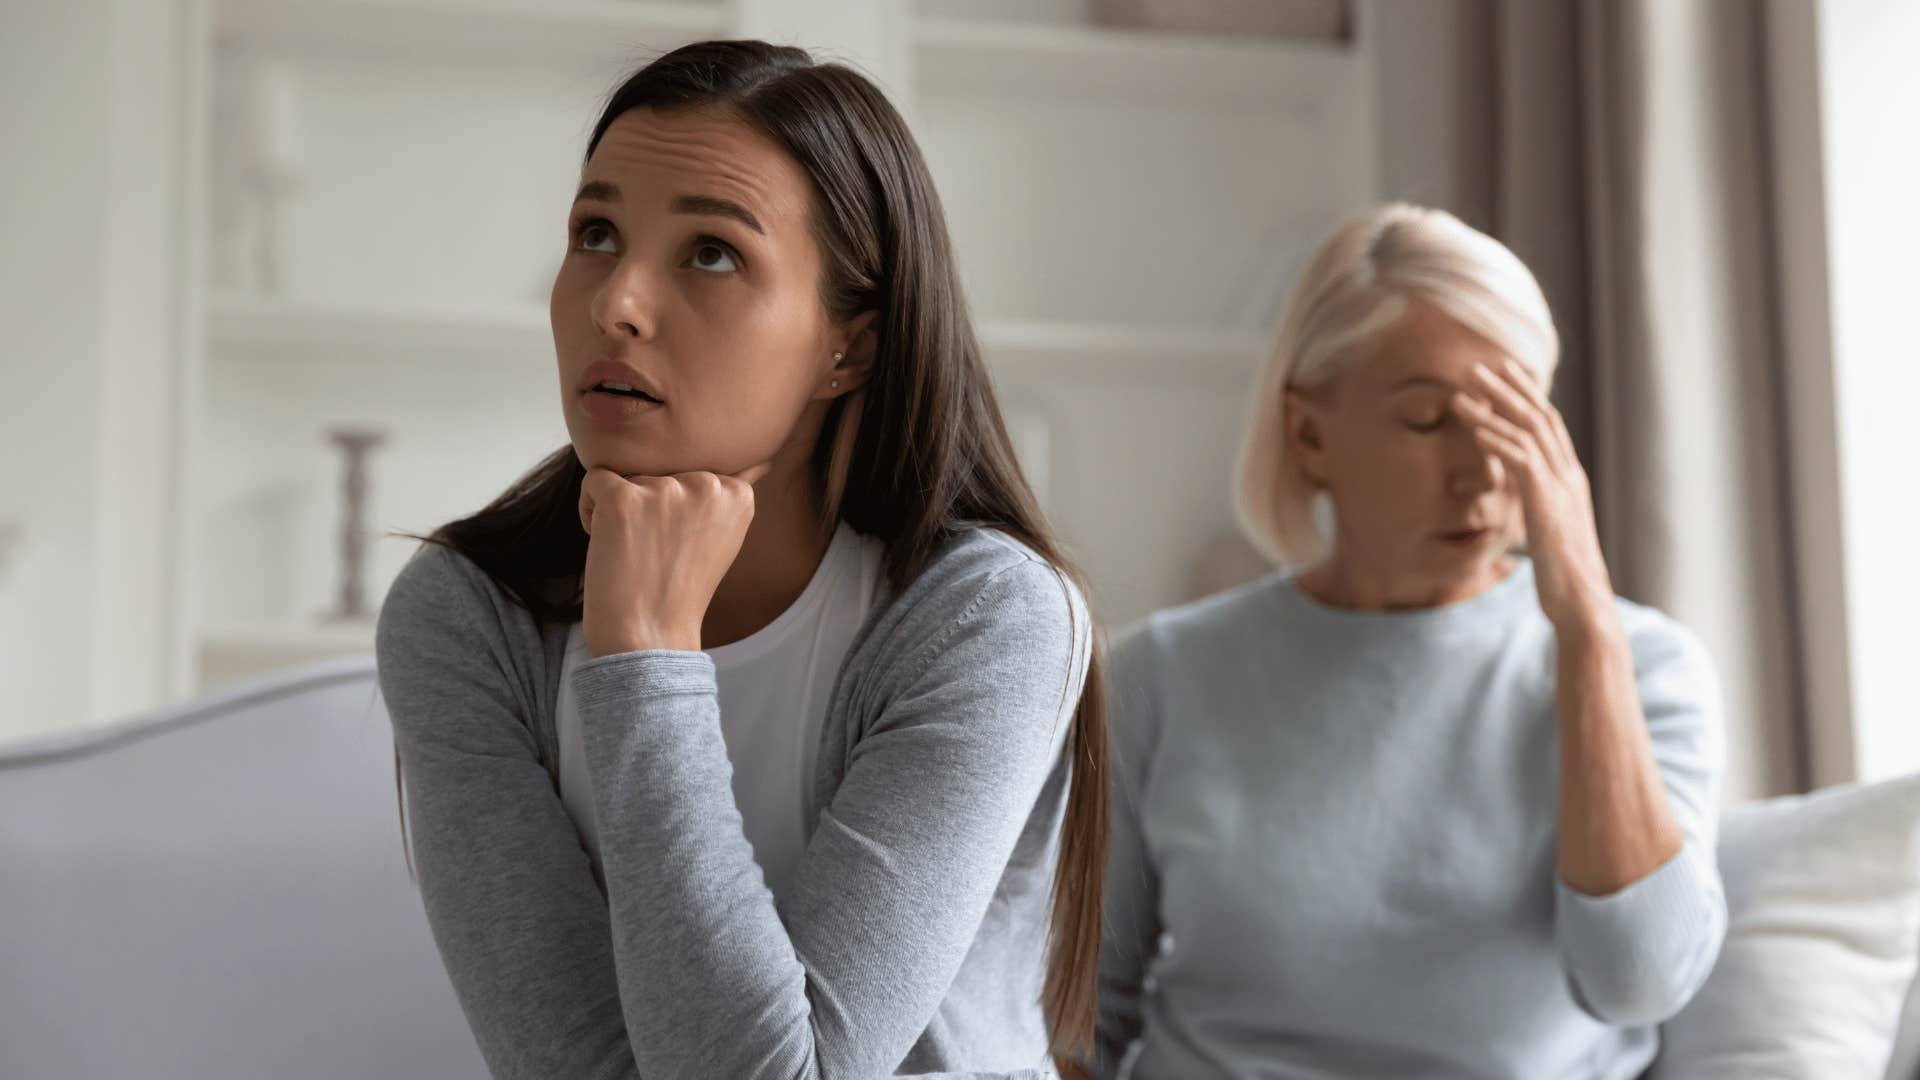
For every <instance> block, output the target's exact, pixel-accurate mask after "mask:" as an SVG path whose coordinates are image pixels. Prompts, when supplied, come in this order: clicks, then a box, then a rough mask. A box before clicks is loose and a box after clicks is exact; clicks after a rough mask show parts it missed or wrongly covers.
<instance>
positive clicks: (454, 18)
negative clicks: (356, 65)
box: [216, 0, 731, 64]
mask: <svg viewBox="0 0 1920 1080" xmlns="http://www.w3.org/2000/svg"><path fill="white" fill-rule="evenodd" d="M216 10H217V15H218V20H219V32H220V38H221V40H222V41H224V42H226V43H228V44H231V45H234V46H237V47H240V48H248V49H265V50H271V51H273V52H277V53H282V54H293V55H301V54H313V53H321V52H332V53H344V54H348V55H357V56H389V57H393V56H397V57H399V58H401V59H403V60H404V59H407V58H416V57H420V56H431V57H435V58H440V59H446V58H464V59H469V60H472V59H484V60H498V59H501V58H519V59H521V60H524V61H527V62H531V63H545V64H553V63H567V62H573V61H578V60H582V59H588V60H605V59H613V60H622V59H625V58H627V57H629V56H632V55H634V54H635V53H636V52H638V51H643V50H658V51H665V50H667V49H671V48H674V47H676V46H679V45H684V44H686V43H688V42H691V41H700V40H703V39H706V38H711V37H715V36H718V35H721V34H724V33H726V31H727V27H728V25H729V21H730V16H731V12H730V10H729V7H728V5H726V4H724V3H720V2H717V0H715V2H710V3H634V2H629V0H304V2H303V0H219V3H218V5H217V8H216Z"/></svg>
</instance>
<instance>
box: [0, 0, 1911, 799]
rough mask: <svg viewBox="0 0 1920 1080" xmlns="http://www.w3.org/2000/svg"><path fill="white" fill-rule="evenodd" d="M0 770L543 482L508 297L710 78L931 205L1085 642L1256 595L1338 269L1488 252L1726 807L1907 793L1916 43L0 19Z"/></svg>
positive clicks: (119, 15) (1471, 12) (366, 634)
mask: <svg viewBox="0 0 1920 1080" xmlns="http://www.w3.org/2000/svg"><path fill="white" fill-rule="evenodd" d="M4 12H5V14H4V16H0V19H3V21H0V99H4V100H5V102H6V103H7V107H6V109H5V112H4V119H3V120H0V124H4V127H0V148H3V149H0V154H4V158H5V166H4V170H0V171H3V173H4V181H3V183H4V188H0V220H3V221H4V225H5V229H4V235H5V237H6V243H5V244H0V333H3V334H4V338H3V339H0V340H4V342H5V344H4V346H0V356H3V357H4V364H5V372H4V373H5V380H4V383H3V384H0V385H3V386H4V390H3V391H0V703H4V704H0V740H18V739H27V738H30V737H44V736H47V735H49V734H55V733H61V732H68V731H73V730H77V729H82V728H86V727H89V726H92V725H98V724H101V723H105V722H109V721H114V720H119V719H122V718H126V717H130V716H133V715H135V714H137V713H141V712H144V711H148V710H152V709H155V708H158V707H161V706H164V705H168V704H170V703H177V702H180V701H183V700H186V699H188V698H191V697H193V696H195V695H196V694H200V693H202V692H204V691H206V690H208V689H210V688H212V687H216V686H220V685H223V684H225V683H228V682H230V681H231V680H234V679H238V678H242V677H246V676H251V675H257V674H260V673H262V672H266V671H270V670H274V669H276V668H279V667H282V666H284V665H288V664H294V663H300V662H303V661H307V660H312V659H317V658H322V657H328V656H336V655H349V654H357V653H364V652H368V651H370V650H371V642H372V626H373V617H374V615H375V613H376V611H377V607H378V603H379V600H380V597H381V595H382V594H383V593H384V591H385V589H386V586H387V583H388V582H389V581H390V580H391V579H392V576H393V574H394V573H395V572H396V571H397V570H398V568H399V567H400V565H401V564H402V563H403V562H404V561H405V559H406V558H407V556H408V555H409V554H410V552H411V551H412V548H413V543H412V542H411V541H408V540H403V539H394V538H391V537H389V536H388V535H387V534H389V533H391V532H393V531H395V530H409V531H422V532H424V531H428V530H431V529H432V528H433V527H434V526H435V525H437V524H439V523H441V522H444V521H446V520H448V519H451V518H453V517H456V516H459V515H462V514H465V513H467V512H470V511H472V510H474V509H476V508H478V507H479V506H480V505H482V504H483V503H485V502H486V501H487V500H489V499H490V498H491V497H492V496H493V495H495V494H497V493H498V492H499V491H500V490H501V489H502V488H503V487H505V486H506V485H507V484H508V483H509V482H510V481H512V480H513V479H514V478H515V477H516V476H518V475H519V474H520V473H521V472H522V471H524V470H525V469H527V468H528V467H529V466H531V465H532V464H533V463H534V462H535V461H536V460H537V459H539V458H540V457H541V456H542V455H544V454H545V453H547V452H548V451H551V450H553V449H555V448H556V447H558V446H560V445H561V444H562V443H563V442H564V441H565V439H566V433H565V430H564V427H563V425H562V423H561V420H560V415H559V410H558V408H557V404H558V403H557V399H556V389H557V387H556V380H555V374H554V368H553V359H552V349H551V343H550V338H549V334H548V328H547V321H546V310H545V297H546V292H547V289H548V286H549V284H550V282H551V278H552V274H553V272H554V270H555V269H556V267H557V265H558V260H559V257H560V254H561V252H562V247H563V236H564V224H565V213H566V209H567V202H568V200H569V199H570V197H571V194H572V190H573V185H574V183H575V180H576V177H577V172H578V168H579V164H580V156H581V153H582V150H583V148H584V145H585V139H586V136H587V134H588V130H589V128H590V126H591V124H592V121H593V120H594V118H595V116H596V113H597V106H598V104H599V103H600V101H601V100H602V99H603V98H604V96H605V95H606V94H607V93H608V91H610V90H611V89H612V87H613V86H614V85H615V84H616V83H617V82H618V81H620V78H621V77H622V75H623V74H625V73H626V72H627V71H629V70H630V69H631V68H633V67H634V66H636V65H638V64H639V63H641V62H643V61H644V60H645V59H647V58H648V57H650V56H652V55H656V54H657V53H658V52H660V51H663V50H666V49H669V48H671V47H673V46H675V45H678V44H681V43H683V42H687V41H692V40H697V39H701V38H708V37H716V36H748V37H764V38H768V39H771V40H776V41H786V42H793V43H797V44H802V45H805V46H808V47H810V48H813V49H815V50H817V51H818V52H819V53H820V54H822V55H824V56H828V57H833V58H838V59H843V60H847V61H849V62H852V63H855V64H857V65H859V66H860V67H861V68H863V69H864V70H866V71H867V72H869V73H870V74H871V75H873V76H874V77H875V78H876V79H877V80H878V81H879V82H880V83H881V84H882V85H883V86H884V87H885V88H886V89H887V90H888V92H889V93H890V94H891V95H892V96H893V98H894V100H895V101H896V102H898V103H899V105H900V106H901V108H902V110H903V111H904V112H905V113H906V114H907V116H908V119H909V122H910V123H911V124H912V126H913V128H914V130H915V131H916V132H917V134H918V137H919V139H920V140H921V143H922V146H923V147H924V149H925V151H926V153H927V156H928V157H929V159H930V160H931V163H932V166H933V169H934V172H935V176H936V178H937V180H938V182H939V185H940V190H941V195H942V198H943V199H944V201H945V205H946V210H947V214H948V218H949V221H950V224H951V226H952V229H953V231H954V233H955V236H956V239H957V243H958V247H959V251H960V255H961V261H962V266H963V270H964V272H965V274H966V280H967V287H968V290H969V295H970V298H971V301H972V304H973V307H974V312H975V315H976V317H977V320H978V323H979V327H980V332H981V335H982V338H983V340H984V342H985V345H986V349H987V354H988V357H989V359H990V361H991V363H992V365H993V370H994V374H995V378H996V381H997V383H998V385H999V388H1000V391H1001V394H1002V400H1003V403H1004V405H1005V406H1006V409H1007V411H1008V414H1009V418H1010V421H1011V424H1012V427H1013V428H1014V430H1015V433H1016V438H1017V441H1018V443H1019V447H1020V451H1021V454H1022V457H1023V460H1024V463H1025V465H1026V467H1027V469H1028V471H1029V474H1030V476H1031V477H1032V479H1033V480H1034V483H1035V486H1036V487H1037V488H1038V490H1039V492H1040V494H1041V498H1042V501H1043V503H1044V505H1045V507H1046V509H1047V511H1048V513H1049V515H1050V517H1051V518H1052V519H1053V521H1054V523H1055V524H1056V526H1057V527H1058V529H1059V530H1060V532H1061V533H1062V534H1063V535H1064V537H1065V539H1066V540H1067V542H1068V544H1069V545H1070V547H1071V549H1072V550H1073V551H1074V552H1075V553H1077V554H1078V556H1079V557H1080V558H1081V559H1082V560H1083V562H1084V564H1085V566H1086V567H1087V568H1088V570H1089V572H1090V574H1091V576H1092V579H1093V585H1094V589H1095V597H1094V599H1095V602H1096V604H1097V606H1098V609H1099V612H1100V614H1101V615H1102V616H1103V617H1104V618H1105V620H1106V621H1107V622H1108V624H1109V626H1110V627H1113V628H1118V627H1120V626H1122V625H1124V624H1126V623H1128V622H1130V621H1132V620H1133V619H1136V618H1138V617H1140V616H1142V615H1144V614H1146V613H1147V612H1149V611H1151V610H1153V609H1155V608H1158V607H1163V606H1167V605H1171V604H1175V603H1179V602H1183V601H1185V600H1189V599H1192V598H1195V597H1197V596H1200V595H1204V594H1206V593H1208V592H1211V591H1214V590H1217V589H1219V588H1222V587H1225V586H1227V585H1231V584H1234V583H1236V582H1238V581H1241V580H1245V579H1247V578H1249V577H1252V576H1254V575H1257V574H1259V573H1262V572H1264V571H1265V569H1266V568H1265V567H1264V566H1263V565H1261V564H1260V562H1259V561H1258V559H1257V558H1256V557H1255V556H1254V555H1253V553H1252V552H1251V550H1250V548H1248V547H1247V545H1246V544H1245V543H1244V542H1243V541H1241V540H1240V539H1239V538H1238V536H1237V534H1236V530H1235V528H1234V526H1233V522H1232V516H1231V512H1230V508H1229V501H1228V495H1227V482H1228V472H1229V468H1230V465H1231V459H1232V455H1233V451H1234V448H1235V446H1236V444H1237V441H1238V439H1239V434H1240V424H1241V419H1242V415H1243V412H1244V410H1245V408H1246V402H1247V396H1248V393H1249V390H1250V387H1251V385H1252V382H1253V379H1254V377H1255V375H1256V372H1257V370H1258V368H1259V367H1260V365H1261V364H1262V362H1263V361H1264V359H1265V356H1266V353H1267V350H1268V348H1269V345H1270V341H1271V336H1272V329H1273V328H1274V326H1275V325H1276V321H1277V317H1278V314H1279V311H1280V308H1281V305H1282V303H1283V301H1284V298H1285V294H1286V290H1287V288H1288V286H1289V285H1290V283H1291V281H1292V278H1293V275H1294V274H1295V272H1296V270H1297V268H1298V267H1299V265H1300V263H1301V261H1302V259H1303V258H1304V256H1305V255H1306V254H1307V253H1308V252H1309V251H1310V250H1311V248H1312V247H1313V245H1315V244H1316V243H1317V242H1318V240H1319V239H1320V238H1321V237H1322V236H1323V235H1324V234H1325V232H1326V231H1327V230H1328V229H1329V228H1330V227H1331V226H1332V225H1333V224H1334V223H1336V222H1337V221H1339V220H1340V219H1341V218H1343V217H1345V216H1347V215H1349V214H1351V213H1354V212H1356V211H1358V210H1360V209H1362V208H1364V207H1365V206H1367V205H1368V204H1369V203H1372V202H1375V201H1377V200H1380V199H1385V198H1401V199H1407V200H1411V201H1415V202H1419V203H1423V204H1427V205H1433V206H1440V207H1444V208H1447V209H1450V210H1453V211H1454V212H1456V213H1458V214H1459V215H1461V216H1462V217H1463V218H1465V219H1466V220H1467V221H1469V222H1470V223H1472V224H1474V225H1476V226H1478V227H1480V228H1482V229H1485V230H1487V231H1489V232H1491V233H1493V234H1494V235H1496V236H1498V237H1499V238H1501V239H1502V240H1503V241H1505V242H1506V243H1508V244H1509V245H1510V246H1511V247H1513V248H1514V249H1515V250H1516V251H1517V252H1518V253H1519V254H1520V255H1521V257H1522V258H1523V259H1525V260H1527V262H1528V263H1529V264H1530V265H1531V266H1533V267H1534V269H1535V271H1536V273H1537V274H1538V276H1539V277H1540V279H1541V280H1542V282H1543V284H1544V285H1545V287H1546V290H1547V293H1548V296H1549V299H1550V301H1551V302H1552V303H1553V306H1554V309H1555V312H1556V316H1557V318H1558V320H1559V323H1560V327H1561V331H1562V334H1563V337H1564V340H1565V346H1566V355H1565V360H1564V361H1563V364H1562V369H1561V373H1560V375H1559V378H1558V381H1557V383H1556V387H1555V394H1556V398H1557V400H1558V401H1559V403H1560V405H1561V407H1562V409H1563V410H1564V411H1565V413H1566V415H1567V417H1568V421H1569V424H1570V426H1571V427H1572V429H1573V431H1574V434H1575V438H1576V441H1577V443H1578V444H1579V446H1580V448H1581V451H1582V456H1583V459H1584V460H1585V462H1586V463H1587V466H1588V468H1589V471H1590V472H1591V474H1592V476H1593V479H1594V484H1595V491H1596V498H1597V503H1598V513H1599V517H1600V522H1601V528H1602V532H1603V538H1604V541H1605V544H1606V548H1607V555H1608V559H1609V565H1610V566H1611V567H1612V569H1613V573H1614V579H1615V584H1616V587H1617V588H1618V589H1619V591H1620V592H1622V593H1623V594H1625V595H1627V596H1629V597H1631V598H1633V599H1636V600H1640V601H1642V602H1645V603H1650V604H1654V605H1656V606H1659V607H1661V608H1663V609H1665V610H1667V611H1668V612H1670V613H1671V614H1673V615H1675V616H1676V617H1678V618H1679V619H1681V620H1682V621H1683V622H1685V623H1687V624H1688V625H1690V626H1692V627H1693V628H1694V629H1696V630H1697V631H1698V632H1699V633H1700V634H1701V635H1702V637H1703V638H1705V639H1706V641H1707V642H1708V644H1709V645H1710V646H1711V647H1712V648H1713V650H1714V652H1715V655H1716V657H1717V658H1718V660H1719V662H1720V665H1721V671H1722V676H1723V679H1724V680H1725V683H1726V692H1727V699H1728V719H1729V726H1730V746H1729V772H1728V779H1727V791H1726V795H1727V798H1728V799H1729V800H1730V801H1733V800H1740V799H1745V798H1751V797H1756V796H1760V795H1767V794H1774V793H1779V792H1787V791H1797V790H1803V789H1805V788H1808V787H1811V786H1815V785H1819V784H1826V783H1833V782H1839V781H1844V780H1849V779H1855V778H1865V779H1871V778H1875V777H1879V776H1891V775H1894V774H1897V773H1902V772H1909V771H1912V770H1914V769H1916V768H1920V730H1916V724H1917V723H1920V709H1916V707H1915V704H1914V696H1913V691H1912V689H1911V687H1910V685H1909V684H1907V683H1906V676H1907V675H1908V674H1909V670H1910V668H1911V663H1912V662H1911V659H1910V654H1911V652H1912V647H1913V644H1914V643H1915V641H1916V639H1917V638H1920V633H1916V631H1915V630H1914V623H1913V618H1914V616H1913V612H1915V611H1920V561H1917V560H1916V558H1915V556H1914V555H1913V554H1912V551H1913V549H1914V542H1915V538H1916V536H1920V509H1917V507H1920V500H1917V499H1916V496H1917V495H1920V483H1917V482H1916V478H1915V467H1916V465H1920V452H1916V450H1915V446H1914V441H1913V439H1912V437H1911V435H1910V433H1909V431H1910V421H1909V419H1908V414H1909V413H1910V411H1911V410H1912V409H1914V408H1915V407H1917V406H1920V364H1916V360H1920V356H1916V352H1917V350H1916V348H1915V345H1914V341H1915V335H1914V332H1913V330H1912V328H1911V325H1910V323H1911V312H1912V310H1913V304H1912V301H1911V299H1910V296H1909V294H1910V293H1911V292H1912V290H1913V286H1914V283H1915V281H1916V276H1915V273H1914V271H1913V269H1912V265H1913V263H1912V257H1911V253H1912V252H1914V251H1917V250H1920V224H1917V223H1916V218H1915V216H1914V215H1913V213H1912V211H1911V208H1910V204H1911V201H1912V199H1913V192H1915V191H1917V190H1920V65H1916V64H1915V63H1914V62H1913V60H1914V57H1915V56H1916V55H1920V4H1916V3H1914V2H1913V0H1641V2H1632V0H1623V2H1619V3H1606V2H1581V0H1204V2H1173V0H1030V2H1020V0H984V2H977V3H969V2H963V0H834V2H828V0H791V2H789V0H678V2H668V3H650V2H639V0H59V2H53V0H24V2H23V0H10V2H9V3H8V4H7V5H6V6H5V8H4Z"/></svg>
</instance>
